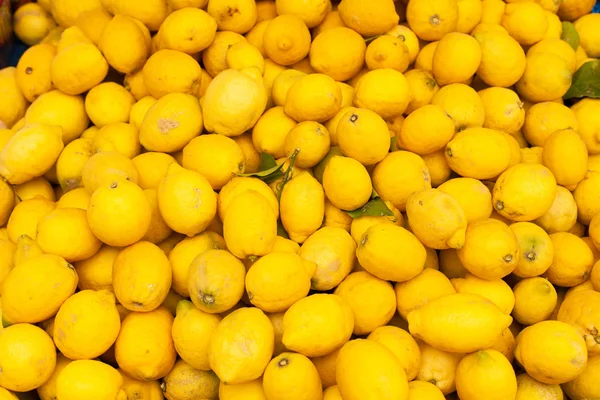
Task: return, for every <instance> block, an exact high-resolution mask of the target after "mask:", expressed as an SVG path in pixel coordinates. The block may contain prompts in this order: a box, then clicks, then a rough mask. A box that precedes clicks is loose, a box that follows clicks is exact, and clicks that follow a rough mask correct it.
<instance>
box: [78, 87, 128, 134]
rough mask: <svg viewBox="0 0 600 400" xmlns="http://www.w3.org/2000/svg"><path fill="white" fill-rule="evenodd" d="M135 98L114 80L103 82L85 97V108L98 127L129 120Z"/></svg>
mask: <svg viewBox="0 0 600 400" xmlns="http://www.w3.org/2000/svg"><path fill="white" fill-rule="evenodd" d="M134 104H135V99H134V98H133V96H132V95H131V93H129V92H128V91H127V90H126V89H125V88H124V87H123V86H121V85H118V84H116V83H113V82H106V83H101V84H100V85H98V86H96V87H94V88H92V90H90V92H89V93H88V94H87V96H86V97H85V109H86V112H87V114H88V116H89V117H90V120H91V121H92V123H93V124H94V125H96V126H97V127H98V128H101V127H103V126H105V125H109V124H114V123H117V122H127V121H128V120H129V112H130V111H131V107H133V105H134Z"/></svg>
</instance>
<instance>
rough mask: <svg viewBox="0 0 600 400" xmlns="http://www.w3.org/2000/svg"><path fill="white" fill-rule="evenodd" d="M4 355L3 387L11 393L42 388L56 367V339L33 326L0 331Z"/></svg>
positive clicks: (0, 343)
mask: <svg viewBox="0 0 600 400" xmlns="http://www.w3.org/2000/svg"><path fill="white" fill-rule="evenodd" d="M3 307H4V303H3ZM0 354H1V355H2V365H3V366H4V367H3V368H2V369H3V372H2V375H1V376H0V384H1V385H2V387H4V388H6V389H8V390H15V391H19V392H26V391H29V390H33V389H36V388H38V387H40V386H42V385H43V384H44V383H46V381H47V380H48V379H50V376H51V375H52V371H54V367H55V365H56V352H55V349H54V345H53V343H52V339H51V338H50V337H49V336H48V335H47V334H46V333H45V332H44V331H43V330H42V329H41V328H38V327H37V326H34V325H30V324H17V325H13V326H10V327H8V328H5V329H3V330H0Z"/></svg>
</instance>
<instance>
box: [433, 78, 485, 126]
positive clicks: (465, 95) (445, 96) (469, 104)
mask: <svg viewBox="0 0 600 400" xmlns="http://www.w3.org/2000/svg"><path fill="white" fill-rule="evenodd" d="M457 99H460V101H458V100H457ZM431 104H434V105H438V106H440V107H442V108H443V109H444V111H445V112H446V114H447V115H448V116H450V118H452V120H453V121H454V125H455V126H456V131H457V132H460V131H462V130H464V129H466V128H475V127H481V126H483V122H484V120H485V108H484V105H483V101H482V100H481V98H480V97H479V96H478V95H477V92H476V91H475V90H474V89H473V88H471V87H469V86H467V85H465V84H462V83H452V84H449V85H447V86H444V87H442V88H441V89H440V90H439V91H438V92H437V93H436V94H435V95H434V96H433V98H432V99H431Z"/></svg>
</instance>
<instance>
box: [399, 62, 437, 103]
mask: <svg viewBox="0 0 600 400" xmlns="http://www.w3.org/2000/svg"><path fill="white" fill-rule="evenodd" d="M404 77H405V78H406V80H407V81H408V86H409V87H410V93H411V95H412V100H411V102H410V103H408V107H407V108H406V111H405V113H407V114H410V113H412V112H413V111H415V110H417V109H418V108H420V107H423V106H425V105H427V104H430V103H431V100H432V99H433V96H434V95H435V94H436V93H437V91H438V90H439V88H440V87H439V86H438V83H437V82H436V81H435V79H434V78H433V75H432V74H431V73H430V72H428V71H425V70H421V69H418V68H415V69H411V70H410V71H406V73H405V74H404Z"/></svg>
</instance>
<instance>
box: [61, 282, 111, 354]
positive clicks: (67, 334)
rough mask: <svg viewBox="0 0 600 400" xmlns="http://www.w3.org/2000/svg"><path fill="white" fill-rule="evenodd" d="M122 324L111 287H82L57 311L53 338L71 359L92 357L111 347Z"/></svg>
mask: <svg viewBox="0 0 600 400" xmlns="http://www.w3.org/2000/svg"><path fill="white" fill-rule="evenodd" d="M73 320H75V321H76V322H73ZM120 327H121V319H120V318H119V312H118V311H117V307H116V305H115V296H114V294H113V293H112V292H111V291H109V290H101V291H98V292H96V291H93V290H83V291H81V292H78V293H76V294H74V295H73V296H71V297H70V298H69V299H67V301H65V302H64V303H63V305H62V306H61V308H60V309H59V310H58V313H57V314H56V318H55V321H54V341H55V343H56V346H57V347H58V349H59V350H60V351H61V353H62V354H65V355H66V356H68V357H69V359H71V360H82V359H92V358H95V357H98V356H99V355H101V354H103V353H104V352H105V351H107V350H108V349H109V347H110V346H111V345H112V344H113V343H114V342H115V340H116V339H117V336H118V334H119V328H120Z"/></svg>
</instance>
